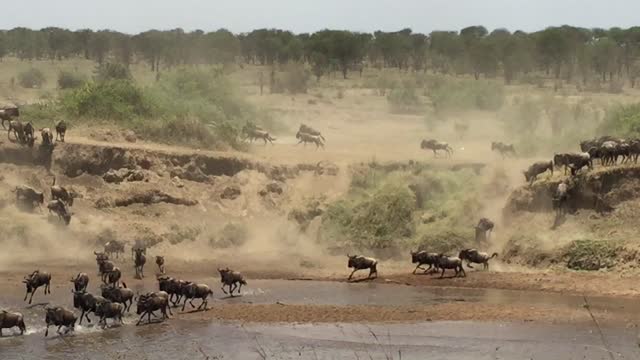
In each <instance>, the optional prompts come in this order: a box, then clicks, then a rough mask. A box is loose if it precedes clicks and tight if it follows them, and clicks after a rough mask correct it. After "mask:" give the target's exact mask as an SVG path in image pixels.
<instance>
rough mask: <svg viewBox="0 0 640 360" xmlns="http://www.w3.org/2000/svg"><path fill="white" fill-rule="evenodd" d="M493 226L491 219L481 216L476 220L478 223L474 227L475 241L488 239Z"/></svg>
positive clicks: (480, 241) (479, 241)
mask: <svg viewBox="0 0 640 360" xmlns="http://www.w3.org/2000/svg"><path fill="white" fill-rule="evenodd" d="M494 226H495V224H494V223H493V221H491V220H489V219H487V218H481V219H480V220H479V221H478V225H476V226H475V227H474V228H475V230H476V243H482V242H485V241H488V240H489V237H490V236H491V231H493V228H494Z"/></svg>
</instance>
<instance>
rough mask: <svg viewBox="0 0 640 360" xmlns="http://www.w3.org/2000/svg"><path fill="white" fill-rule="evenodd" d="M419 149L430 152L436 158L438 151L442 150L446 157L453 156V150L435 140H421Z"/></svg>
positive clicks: (444, 143)
mask: <svg viewBox="0 0 640 360" xmlns="http://www.w3.org/2000/svg"><path fill="white" fill-rule="evenodd" d="M420 148H421V149H424V150H432V151H433V156H438V151H440V150H442V151H444V152H445V153H446V155H447V156H448V157H451V155H452V154H453V149H452V148H451V146H449V144H447V143H446V142H440V141H437V140H433V139H431V140H422V142H421V143H420Z"/></svg>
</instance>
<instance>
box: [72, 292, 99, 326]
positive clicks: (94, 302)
mask: <svg viewBox="0 0 640 360" xmlns="http://www.w3.org/2000/svg"><path fill="white" fill-rule="evenodd" d="M72 293H73V307H74V308H76V309H78V310H80V311H82V313H81V314H80V325H82V318H86V319H87V321H88V322H91V319H89V313H94V314H96V315H97V316H99V315H98V314H97V310H98V305H99V304H100V303H101V302H104V301H106V299H105V298H104V297H102V296H97V295H93V294H90V293H88V292H86V291H72Z"/></svg>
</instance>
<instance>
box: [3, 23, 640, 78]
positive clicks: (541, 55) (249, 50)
mask: <svg viewBox="0 0 640 360" xmlns="http://www.w3.org/2000/svg"><path fill="white" fill-rule="evenodd" d="M5 56H15V57H17V58H19V59H21V60H35V59H38V60H42V59H50V60H51V61H56V60H64V59H68V58H74V57H84V58H86V59H91V60H94V61H96V62H97V63H99V64H102V63H104V62H118V63H122V64H124V65H126V66H128V65H129V64H132V63H134V62H139V61H144V62H146V63H148V65H149V67H150V69H151V70H152V71H160V69H161V68H171V67H174V66H180V65H197V64H226V63H239V64H260V65H275V64H287V63H290V62H298V63H305V64H309V66H310V68H311V71H312V72H313V73H314V74H315V75H316V76H317V77H318V79H319V78H321V77H322V76H324V75H325V74H327V73H328V72H332V71H339V72H341V73H342V75H343V76H344V78H347V76H348V74H349V73H350V72H352V71H360V72H361V71H362V68H363V67H364V66H371V67H376V68H397V69H398V70H400V71H415V72H426V71H433V72H436V73H444V74H459V75H461V74H462V75H472V76H474V77H475V78H476V79H478V78H480V77H490V78H493V77H502V78H504V81H505V82H506V83H511V82H512V81H513V80H514V79H517V78H518V77H521V76H524V75H527V74H529V73H533V72H543V73H544V74H546V75H547V76H549V77H552V78H555V79H558V80H566V81H571V82H583V83H584V84H586V83H587V82H588V81H591V80H597V81H602V82H606V81H611V82H613V81H620V80H629V81H630V83H631V86H635V83H636V78H637V77H638V75H640V27H632V28H629V29H621V28H611V29H597V28H596V29H587V28H578V27H572V26H561V27H550V28H547V29H544V30H541V31H537V32H532V33H526V32H523V31H515V32H511V31H509V30H506V29H496V30H493V31H491V32H489V31H488V30H487V29H486V28H485V27H483V26H470V27H467V28H464V29H462V30H460V31H434V32H431V33H430V34H421V33H415V32H413V31H412V30H411V29H403V30H400V31H396V32H382V31H376V32H374V33H359V32H351V31H343V30H322V31H318V32H315V33H304V34H294V33H292V32H291V31H286V30H279V29H259V30H254V31H251V32H249V33H242V34H234V33H231V32H229V31H227V30H225V29H220V30H217V31H213V32H204V31H201V30H196V31H192V32H185V31H184V30H182V29H174V30H168V31H158V30H150V31H145V32H142V33H139V34H135V35H129V34H123V33H120V32H116V31H110V30H101V31H92V30H88V29H85V30H78V31H70V30H67V29H62V28H57V27H48V28H44V29H40V30H32V29H28V28H23V27H20V28H14V29H11V30H4V31H0V60H1V59H2V58H3V57H5Z"/></svg>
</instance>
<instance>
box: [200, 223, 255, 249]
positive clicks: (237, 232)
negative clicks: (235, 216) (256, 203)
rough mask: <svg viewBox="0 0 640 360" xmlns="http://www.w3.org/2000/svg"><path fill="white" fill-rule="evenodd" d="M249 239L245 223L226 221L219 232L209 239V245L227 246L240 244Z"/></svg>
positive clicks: (216, 246) (215, 246)
mask: <svg viewBox="0 0 640 360" xmlns="http://www.w3.org/2000/svg"><path fill="white" fill-rule="evenodd" d="M248 239H249V229H248V227H247V226H246V225H245V224H237V223H228V224H226V225H225V226H224V228H222V230H221V231H220V233H219V234H218V235H216V236H213V237H211V238H210V239H209V245H211V246H212V247H214V248H229V247H237V246H242V245H244V243H246V242H247V240H248Z"/></svg>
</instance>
